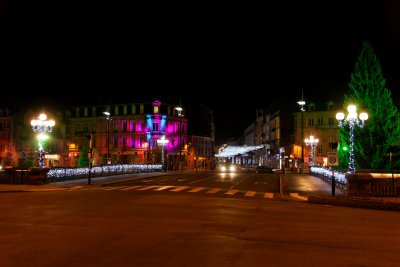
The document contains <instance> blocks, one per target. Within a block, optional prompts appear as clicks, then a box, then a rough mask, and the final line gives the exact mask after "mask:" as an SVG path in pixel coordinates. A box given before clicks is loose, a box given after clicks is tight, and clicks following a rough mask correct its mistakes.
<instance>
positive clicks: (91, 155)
mask: <svg viewBox="0 0 400 267" xmlns="http://www.w3.org/2000/svg"><path fill="white" fill-rule="evenodd" d="M87 138H88V139H89V151H88V157H89V174H88V184H90V183H91V181H90V180H91V178H92V166H93V145H92V144H93V142H92V140H93V134H92V133H91V132H89V133H88V135H87Z"/></svg>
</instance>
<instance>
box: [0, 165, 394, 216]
mask: <svg viewBox="0 0 400 267" xmlns="http://www.w3.org/2000/svg"><path fill="white" fill-rule="evenodd" d="M173 173H182V172H150V173H139V174H135V177H134V178H132V175H130V174H126V175H118V176H106V177H94V178H92V179H91V182H90V185H89V184H88V179H87V178H86V179H78V180H67V181H61V182H54V183H49V184H44V185H19V184H0V193H7V192H38V191H57V190H64V189H66V188H70V187H74V186H88V187H90V186H100V185H104V184H108V183H115V182H120V181H126V180H133V179H140V178H144V177H153V176H160V175H171V174H173ZM286 175H288V174H287V173H286ZM289 175H291V174H289ZM295 175H299V174H295ZM307 176H308V175H307ZM312 177H313V178H315V177H314V176H312ZM304 198H305V199H307V200H306V201H307V202H308V203H315V204H323V205H333V206H346V207H356V208H367V209H379V210H390V211H400V198H398V197H397V198H396V197H349V196H346V195H343V194H342V195H336V196H327V195H308V196H304Z"/></svg>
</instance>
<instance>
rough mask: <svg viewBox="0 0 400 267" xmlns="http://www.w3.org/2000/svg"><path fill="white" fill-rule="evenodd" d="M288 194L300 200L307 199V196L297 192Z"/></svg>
mask: <svg viewBox="0 0 400 267" xmlns="http://www.w3.org/2000/svg"><path fill="white" fill-rule="evenodd" d="M290 196H291V197H294V198H297V199H300V200H303V201H307V200H308V198H307V197H303V196H300V195H299V193H290Z"/></svg>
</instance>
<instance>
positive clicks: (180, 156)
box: [175, 106, 182, 170]
mask: <svg viewBox="0 0 400 267" xmlns="http://www.w3.org/2000/svg"><path fill="white" fill-rule="evenodd" d="M175 109H176V110H177V111H178V117H179V141H178V146H179V163H178V164H179V166H178V169H179V170H181V161H182V107H179V106H178V107H176V108H175Z"/></svg>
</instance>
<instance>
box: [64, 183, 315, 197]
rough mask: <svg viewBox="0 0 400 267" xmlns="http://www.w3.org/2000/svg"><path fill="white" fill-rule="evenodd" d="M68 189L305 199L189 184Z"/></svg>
mask: <svg viewBox="0 0 400 267" xmlns="http://www.w3.org/2000/svg"><path fill="white" fill-rule="evenodd" d="M68 190H72V191H73V190H80V191H93V190H97V191H101V190H102V191H112V190H114V191H129V190H132V191H169V192H174V193H178V192H187V193H205V194H210V195H213V194H219V195H224V196H239V197H244V198H256V197H258V198H263V199H275V198H292V199H296V200H300V201H307V199H308V198H307V197H306V196H301V195H299V194H298V193H288V194H280V193H275V192H257V191H243V190H238V189H226V188H207V187H190V186H174V185H133V186H94V187H93V186H81V185H80V186H74V187H70V188H68Z"/></svg>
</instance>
